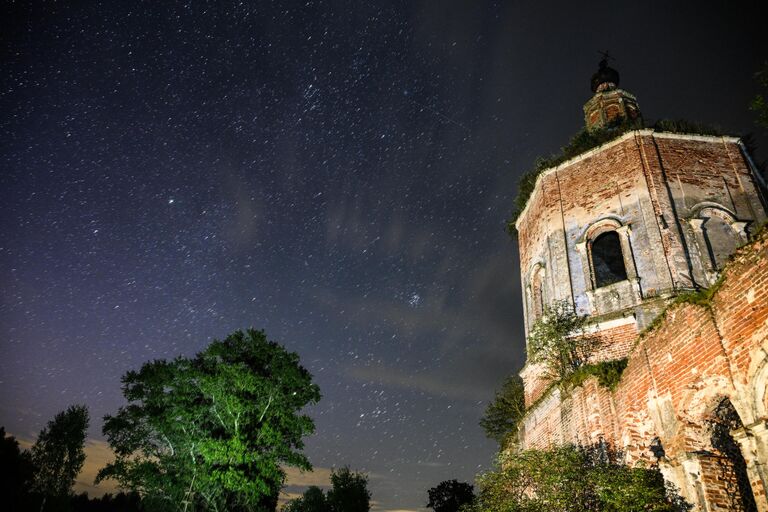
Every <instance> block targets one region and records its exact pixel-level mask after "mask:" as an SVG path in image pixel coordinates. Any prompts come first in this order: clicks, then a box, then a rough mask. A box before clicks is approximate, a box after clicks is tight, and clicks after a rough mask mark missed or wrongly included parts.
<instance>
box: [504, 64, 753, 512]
mask: <svg viewBox="0 0 768 512" xmlns="http://www.w3.org/2000/svg"><path fill="white" fill-rule="evenodd" d="M591 90H592V93H593V96H592V97H591V98H590V99H589V100H588V101H587V102H586V104H585V105H584V119H585V125H586V130H587V131H588V132H592V133H596V132H600V133H605V132H606V131H607V130H616V132H615V133H616V137H615V138H613V139H612V140H609V141H608V142H606V143H604V144H602V145H600V146H598V147H595V148H593V149H590V150H587V151H585V152H583V153H582V154H579V155H578V156H575V157H573V158H570V159H568V160H566V161H564V162H562V163H560V164H559V165H556V166H554V167H551V168H548V169H545V170H544V171H542V172H541V174H540V175H539V176H538V178H537V181H536V185H535V188H534V190H533V192H532V194H531V196H530V198H529V199H528V202H527V204H526V206H525V208H524V209H523V211H522V212H521V213H520V215H519V217H518V218H517V220H516V223H515V227H516V229H517V232H518V242H519V248H520V265H521V269H520V271H521V284H522V288H523V307H524V317H525V327H526V333H527V332H528V331H529V330H530V328H531V327H532V326H533V324H534V323H535V322H536V321H537V320H539V319H540V318H541V317H542V314H543V312H544V311H545V309H546V306H547V305H550V304H553V303H554V302H556V301H567V302H569V303H571V304H572V305H573V306H574V307H575V309H576V311H577V312H578V313H579V314H580V315H587V316H588V317H589V318H590V320H592V325H593V326H594V327H593V329H594V331H595V334H596V337H597V338H598V339H600V340H601V345H600V347H601V348H600V349H599V350H598V351H597V353H596V354H594V355H593V356H592V358H593V360H591V361H590V362H591V363H598V362H600V361H610V360H616V359H621V358H626V357H628V356H629V357H630V363H629V364H630V367H632V365H633V364H634V363H633V359H632V358H633V357H636V355H633V350H634V351H635V352H636V351H637V350H636V347H637V345H638V343H639V342H638V334H639V333H640V332H641V331H642V330H643V329H644V328H646V327H647V326H649V325H650V324H651V323H652V322H653V320H654V319H655V318H656V317H657V316H658V315H659V314H660V312H661V311H662V310H664V308H665V307H667V306H668V305H669V304H670V303H671V302H672V299H674V298H675V297H676V296H678V295H680V294H681V293H684V292H691V291H696V290H700V289H704V288H709V287H711V286H712V285H714V284H715V283H716V281H717V280H718V277H719V275H720V273H721V271H722V270H723V268H724V266H725V264H726V263H727V262H728V260H729V258H730V257H731V255H732V254H734V252H735V251H736V250H737V248H738V247H740V246H742V245H743V244H745V243H746V242H747V241H748V239H749V237H750V235H751V234H752V233H753V232H754V231H755V230H756V229H757V227H758V226H760V225H762V224H763V223H765V221H766V209H765V205H766V203H765V198H764V192H765V186H764V184H762V183H761V181H760V177H759V174H758V172H757V171H756V168H755V166H754V164H753V162H752V161H751V160H750V157H749V155H748V153H747V151H746V149H745V147H744V145H743V143H742V142H741V140H740V139H738V138H737V137H729V136H712V135H701V134H697V133H679V132H676V133H673V132H670V131H661V130H659V129H650V128H640V127H639V126H640V123H641V119H642V118H641V114H640V108H639V106H638V102H637V99H636V98H635V97H634V96H633V95H632V94H630V93H629V92H627V91H624V90H622V89H620V88H619V73H618V72H617V71H616V70H614V69H612V68H610V67H609V66H608V63H607V61H606V60H603V61H602V62H601V63H600V67H599V70H598V71H597V72H596V73H595V74H594V75H593V77H592V81H591ZM765 286H768V285H765ZM766 325H768V324H766ZM764 343H766V345H767V346H768V342H764ZM694 350H695V349H694ZM664 357H667V355H665V356H664ZM668 357H669V358H670V361H671V357H672V356H671V355H669V356H668ZM638 364H640V363H638ZM692 371H693V372H698V371H700V369H698V368H694V369H693V370H692ZM625 374H626V372H625ZM520 376H521V377H522V378H523V381H524V384H525V400H526V407H528V412H527V413H526V416H525V417H524V419H523V421H522V422H521V427H520V442H521V445H522V447H523V448H529V447H542V446H547V445H551V444H557V443H563V442H576V443H589V442H595V441H596V440H597V439H609V440H612V441H613V442H615V443H617V444H619V445H620V446H619V447H620V448H622V449H625V450H628V451H629V452H633V450H634V452H633V453H635V455H634V456H636V457H639V458H642V457H645V456H650V455H647V454H648V453H650V452H648V449H649V446H650V438H649V439H646V440H643V441H642V442H640V441H632V442H630V441H629V439H635V438H633V437H632V436H635V435H636V436H640V437H642V436H646V437H647V436H650V437H653V436H654V435H655V436H661V437H664V436H663V435H662V434H661V433H654V432H655V430H654V428H655V429H656V430H659V429H661V427H658V426H657V427H647V428H646V427H642V428H646V430H647V431H643V432H645V433H644V434H642V436H641V435H640V434H637V433H636V432H635V431H634V430H632V429H633V428H634V427H635V425H633V424H632V422H631V421H629V420H626V418H625V419H621V412H620V411H619V409H620V408H621V407H623V405H622V403H619V402H616V400H618V398H616V397H615V396H614V395H615V393H614V394H613V395H612V394H610V393H608V392H607V391H605V393H603V394H602V395H601V394H600V393H602V391H601V392H599V393H598V392H595V393H596V394H595V395H594V396H592V397H591V398H589V397H587V398H585V399H584V400H585V401H584V403H583V404H579V403H576V401H575V399H574V398H573V397H570V398H569V397H566V396H564V395H563V394H562V392H561V391H560V390H558V389H556V388H557V387H556V386H555V388H553V386H552V383H551V382H549V381H547V380H546V378H545V377H543V372H542V368H541V367H540V366H538V365H536V364H531V363H528V364H526V365H525V367H524V368H523V369H522V370H521V372H520ZM699 377H700V376H699ZM655 385H656V384H655V383H654V386H655ZM606 393H607V394H606ZM647 393H648V395H647V396H648V397H652V396H657V395H658V393H661V391H658V390H653V391H648V392H647ZM642 396H643V398H642V400H641V402H642V403H643V404H644V405H643V407H646V405H645V402H644V400H646V398H645V395H642ZM590 399H591V400H595V402H594V403H591V402H589V400H590ZM654 399H655V398H654ZM648 400H651V398H648ZM590 403H591V405H590ZM648 403H650V402H648ZM729 403H730V402H729ZM625 405H626V404H625ZM590 407H591V408H590ZM626 407H629V405H626ZM648 407H650V406H648ZM649 410H650V409H649ZM577 411H581V412H579V413H578V414H577ZM601 411H602V412H601ZM643 411H645V409H643ZM657 412H658V411H657ZM667 412H669V411H667ZM627 414H629V413H627ZM633 414H634V413H633ZM638 414H639V413H638ZM643 414H646V416H648V417H650V418H653V417H654V416H653V415H654V414H656V413H653V412H647V413H646V412H644V413H643ZM658 414H660V415H662V416H659V417H661V418H663V414H664V413H663V412H659V413H658ZM680 414H682V413H680ZM601 415H602V416H601ZM643 417H645V416H643ZM681 417H682V416H681ZM627 421H629V423H628V422H627ZM647 421H648V425H658V424H660V423H658V422H657V423H653V421H651V420H647ZM654 421H655V420H654ZM659 421H662V420H659ZM676 421H677V420H676ZM662 423H663V421H662ZM637 428H641V427H637ZM640 437H638V439H639V438H640ZM643 439H644V438H643ZM664 439H665V440H666V438H664ZM669 439H670V440H669V441H668V442H669V443H674V442H677V441H674V439H677V437H670V438H669ZM680 442H682V441H680ZM766 442H768V437H766ZM632 443H634V444H632ZM642 443H645V445H646V446H644V447H643V446H639V444H642ZM766 446H767V447H768V444H766ZM643 450H644V451H643ZM641 453H642V454H644V455H638V454H641ZM670 453H672V451H670ZM680 453H681V454H682V455H680V457H682V458H681V459H680V460H683V458H685V457H689V455H685V454H686V453H689V452H686V451H685V450H682V448H681V451H680ZM690 453H693V451H690ZM631 456H633V455H632V453H630V457H631ZM691 457H692V456H691ZM670 460H672V459H670ZM675 460H677V459H675ZM686 460H688V459H686ZM670 464H671V463H670ZM676 464H677V465H676V466H674V465H671V466H670V468H671V467H673V466H674V467H675V468H677V469H674V471H679V472H680V475H683V476H679V478H678V477H674V478H672V477H670V478H671V479H672V480H673V481H675V482H677V483H678V487H681V486H682V487H683V493H684V495H686V496H687V497H688V498H689V499H690V500H691V501H692V502H695V503H698V504H697V505H696V506H697V508H698V509H702V510H703V509H704V507H709V509H713V508H712V506H710V505H707V504H706V503H709V498H701V499H700V500H699V501H697V499H698V498H696V496H694V495H695V493H696V492H699V491H701V489H699V490H698V491H697V490H696V489H697V488H696V485H698V484H695V482H694V483H691V482H692V481H691V482H689V481H688V480H686V479H689V477H688V476H685V474H684V473H685V471H687V470H683V469H680V468H682V467H683V462H680V461H678V462H677V463H676ZM702 464H703V463H702ZM756 464H757V463H756ZM692 467H693V466H692ZM695 467H696V468H699V467H700V466H695ZM755 467H757V466H755ZM761 467H764V466H761ZM669 471H670V472H671V473H670V474H672V473H674V471H673V469H670V470H669ZM755 471H757V470H755ZM761 471H763V470H761ZM675 474H677V473H675ZM755 474H757V473H755ZM766 474H768V473H766ZM680 482H682V484H681V483H680ZM705 487H706V486H705ZM701 492H704V491H701ZM712 492H714V491H712ZM702 496H703V495H702ZM764 498H765V496H764V495H763V499H764ZM714 509H715V510H717V509H718V508H717V507H715V508H714ZM726 509H727V508H724V509H723V510H726ZM727 510H730V509H727ZM734 510H735V509H734ZM759 510H768V506H766V507H760V508H759Z"/></svg>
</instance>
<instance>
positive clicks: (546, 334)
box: [528, 301, 599, 382]
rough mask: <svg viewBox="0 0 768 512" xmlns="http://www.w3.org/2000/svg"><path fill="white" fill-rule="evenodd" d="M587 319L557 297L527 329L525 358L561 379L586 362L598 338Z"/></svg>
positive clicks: (546, 373)
mask: <svg viewBox="0 0 768 512" xmlns="http://www.w3.org/2000/svg"><path fill="white" fill-rule="evenodd" d="M587 327H588V319H587V317H586V316H580V315H578V314H577V313H576V311H575V310H574V308H573V305H572V304H571V303H570V302H568V301H556V302H554V303H552V304H551V305H548V306H546V307H545V308H544V313H543V314H542V316H541V318H539V319H538V320H537V321H536V323H534V324H533V327H531V330H530V332H529V333H528V360H529V361H531V362H532V363H540V364H542V365H543V366H544V372H545V375H546V377H548V378H549V379H550V380H553V381H556V382H563V381H564V380H565V379H567V378H568V377H570V376H571V375H573V374H574V373H575V372H576V371H577V370H579V369H580V368H581V367H583V366H585V365H586V364H587V363H588V362H589V357H590V355H592V353H594V351H595V350H596V349H597V347H598V344H599V341H598V340H597V339H596V338H595V337H594V336H592V335H591V334H590V333H589V332H588V330H587Z"/></svg>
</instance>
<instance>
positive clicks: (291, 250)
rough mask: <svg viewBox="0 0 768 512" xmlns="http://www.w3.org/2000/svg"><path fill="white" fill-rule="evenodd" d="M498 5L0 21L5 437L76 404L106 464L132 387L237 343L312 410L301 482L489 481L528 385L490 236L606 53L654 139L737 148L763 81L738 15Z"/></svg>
mask: <svg viewBox="0 0 768 512" xmlns="http://www.w3.org/2000/svg"><path fill="white" fill-rule="evenodd" d="M507 4H510V5H507ZM511 4H513V2H508V3H492V2H489V3H483V2H463V3H460V2H443V1H441V2H425V3H423V4H422V3H419V2H362V1H354V2H341V1H337V2H329V3H317V2H295V3H294V2H284V3H282V4H278V3H269V2H263V3H259V2H239V3H236V4H232V5H229V4H226V5H225V3H224V2H212V3H202V2H171V1H163V2H146V3H141V4H133V3H129V2H111V3H109V2H101V3H94V4H93V5H86V4H85V3H82V4H78V6H73V5H53V4H51V5H38V4H36V5H35V6H33V7H30V6H26V5H12V6H7V5H6V6H5V7H4V9H7V11H8V12H7V14H8V15H7V16H3V18H4V21H3V22H2V23H3V27H2V33H3V38H4V41H3V43H4V44H3V48H4V52H3V61H2V76H0V86H1V87H0V135H1V140H2V142H1V143H0V165H1V166H2V169H1V171H2V174H1V175H0V180H1V181H0V204H2V207H3V214H2V215H1V216H0V228H1V229H2V241H1V242H0V246H1V247H0V283H2V304H1V305H0V323H1V326H0V327H1V328H2V331H0V332H1V335H2V339H0V343H1V345H0V381H1V382H0V386H2V387H1V388H0V425H4V426H5V427H6V428H7V430H9V431H10V432H13V433H14V434H16V435H18V436H20V437H23V438H33V437H34V435H35V434H36V432H37V431H38V430H39V429H40V428H41V427H42V426H43V425H44V423H45V422H46V421H47V420H48V419H50V418H51V417H52V416H53V414H55V412H57V411H59V410H61V409H63V408H65V407H66V406H67V405H69V404H71V403H85V404H87V405H88V406H89V407H90V409H91V416H92V417H93V418H94V419H95V420H94V421H93V424H92V426H91V430H90V435H91V437H92V438H93V439H97V440H98V439H101V434H100V430H101V421H100V418H101V417H102V416H103V415H104V414H107V413H113V412H115V411H116V409H117V407H118V406H119V405H120V404H121V403H122V397H121V395H120V376H121V375H122V374H123V373H124V372H125V371H127V370H128V369H132V368H137V367H138V366H140V365H141V364H142V363H143V362H145V361H147V360H150V359H155V358H170V357H174V356H176V355H178V354H184V355H192V354H194V353H195V352H196V351H199V350H201V349H202V348H203V347H205V346H206V345H207V344H208V343H209V342H210V341H211V339H213V338H215V337H218V338H221V337H223V336H226V335H227V334H228V333H230V332H232V331H233V330H236V329H240V328H246V327H250V326H253V327H256V328H263V329H265V330H266V332H267V334H268V336H269V337H270V338H271V339H273V340H275V341H278V342H280V343H282V344H284V345H285V346H286V347H288V348H289V349H290V350H293V351H296V352H298V353H299V355H300V357H301V361H302V364H303V365H304V366H306V367H307V368H308V369H309V370H310V371H311V372H312V374H313V375H314V378H315V381H316V382H317V383H318V384H319V385H320V388H321V390H322V393H323V399H322V401H321V402H320V404H319V405H317V406H316V407H314V408H313V409H312V410H311V411H310V413H311V414H312V416H313V417H314V418H315V421H316V425H317V433H316V434H315V435H314V436H313V437H312V438H310V439H308V442H307V449H306V451H307V453H308V455H309V457H310V459H311V461H312V462H313V464H314V465H315V466H316V467H319V468H328V467H332V466H340V465H345V464H348V465H350V466H351V467H352V468H353V469H356V470H362V471H366V472H368V473H370V475H371V484H370V486H371V489H372V491H373V498H374V500H375V501H376V502H377V505H376V506H377V507H379V508H384V509H415V508H418V507H423V506H424V505H425V503H426V501H427V497H426V489H428V488H429V487H431V486H434V485H436V484H437V483H438V482H440V481H441V480H445V479H451V478H457V479H459V480H465V481H471V480H472V479H473V478H474V475H475V474H476V473H477V472H479V471H480V470H482V469H484V468H488V467H489V466H490V464H491V463H492V460H493V454H494V451H495V448H496V447H495V445H494V443H493V442H492V441H490V440H487V439H485V438H484V436H483V433H482V431H481V430H480V428H479V427H478V426H477V422H478V420H479V418H480V416H481V414H482V411H483V409H484V407H485V404H486V403H487V401H488V400H489V399H491V398H492V396H493V392H494V389H495V388H497V387H498V386H499V385H500V384H501V382H502V381H503V379H504V377H505V376H506V375H508V374H510V373H511V372H513V371H515V370H517V369H519V368H520V366H521V365H522V363H523V360H524V343H523V333H522V310H521V303H520V298H519V295H520V291H519V288H520V287H519V269H518V263H517V253H516V247H515V245H514V244H513V243H512V242H511V241H510V240H509V238H508V237H507V235H506V233H505V231H504V224H505V219H506V218H507V216H508V213H509V211H510V210H511V203H512V198H513V196H514V193H515V186H516V182H517V179H518V176H519V175H520V173H521V172H524V171H526V170H527V169H528V168H529V167H530V166H531V165H532V162H533V160H534V158H535V156H536V155H540V154H548V153H552V152H554V151H556V150H557V148H558V147H559V146H560V145H562V144H564V143H565V142H566V141H567V139H568V137H569V136H570V135H572V134H573V133H574V132H576V131H577V130H578V129H579V128H580V126H581V123H582V121H581V106H582V104H583V103H584V102H585V101H586V100H587V99H588V97H589V77H590V75H591V73H592V72H593V71H594V70H595V68H596V63H597V61H598V60H599V58H600V56H599V54H598V53H597V50H602V49H605V48H610V50H611V53H612V54H613V55H615V56H616V58H617V61H616V62H612V65H613V66H615V67H616V68H617V69H619V71H621V73H622V86H624V87H626V88H627V89H628V90H629V91H631V92H633V93H634V94H636V95H637V96H638V100H639V103H640V106H641V108H642V110H643V112H644V114H645V115H646V117H650V118H656V117H662V116H664V117H687V118H690V119H693V120H697V121H704V122H715V123H719V124H720V125H721V126H723V127H725V128H726V129H727V130H728V131H731V132H734V133H743V132H747V131H750V130H752V129H753V125H752V118H751V114H750V113H749V112H748V110H747V105H748V103H749V99H750V97H751V95H752V94H754V92H755V89H754V83H753V81H752V74H753V73H754V72H755V71H756V70H757V69H758V67H759V65H760V63H761V62H762V61H763V60H765V59H766V55H765V53H760V52H758V50H756V48H763V47H764V46H763V45H764V42H763V41H762V40H761V39H760V34H761V32H760V30H761V28H762V27H760V26H759V24H758V17H757V16H754V15H753V14H752V15H750V13H749V12H748V11H747V10H746V9H748V8H749V5H748V4H747V5H744V6H740V7H736V6H723V8H722V9H723V10H722V11H720V12H718V11H714V10H710V9H700V10H698V11H693V9H692V7H695V6H698V5H700V4H699V3H691V4H690V5H689V6H682V5H681V6H678V7H675V11H673V12H669V11H668V9H670V6H669V5H667V3H658V4H655V5H654V4H650V3H649V4H648V5H647V6H644V7H643V10H640V11H618V10H615V8H611V9H609V8H607V7H605V8H601V9H600V10H598V11H595V12H591V11H590V10H589V9H588V8H587V7H586V6H582V7H576V6H572V5H570V3H567V4H566V5H564V6H562V7H560V8H555V7H554V6H551V5H537V6H533V7H519V6H512V5H511ZM515 4H517V2H515ZM740 5H741V4H740ZM636 8H638V9H639V8H640V7H636ZM752 8H753V9H757V3H756V2H755V3H754V5H753V6H752ZM740 9H741V10H740ZM763 139H764V137H763ZM763 139H759V140H763Z"/></svg>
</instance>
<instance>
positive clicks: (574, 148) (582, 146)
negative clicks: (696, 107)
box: [507, 119, 723, 238]
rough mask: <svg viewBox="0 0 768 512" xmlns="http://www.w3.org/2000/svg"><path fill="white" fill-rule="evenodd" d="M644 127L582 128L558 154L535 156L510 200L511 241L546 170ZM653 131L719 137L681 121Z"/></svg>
mask: <svg viewBox="0 0 768 512" xmlns="http://www.w3.org/2000/svg"><path fill="white" fill-rule="evenodd" d="M642 128H646V126H644V125H643V124H642V123H641V122H640V121H628V122H623V123H621V124H618V125H613V126H608V127H605V128H603V129H600V130H592V131H589V130H587V129H586V128H583V129H582V130H581V131H579V132H578V133H576V135H574V136H573V137H572V138H571V140H570V141H568V144H566V145H565V146H563V147H562V148H560V153H558V154H554V155H550V156H548V157H539V158H537V159H536V160H535V162H534V165H533V169H532V170H531V171H529V172H527V173H524V174H523V175H522V176H520V180H519V181H518V185H517V195H516V196H515V199H514V200H513V210H512V215H511V216H510V218H509V220H507V232H508V233H509V235H510V236H511V237H512V238H516V237H517V228H516V227H515V222H516V221H517V219H518V217H520V214H521V213H523V210H525V206H526V205H527V204H528V200H529V199H530V198H531V195H532V194H533V190H534V189H535V188H536V180H537V179H538V177H539V176H540V175H541V174H542V173H543V172H544V171H546V170H547V169H551V168H553V167H557V166H558V165H560V164H561V163H563V162H565V161H566V160H570V159H571V158H576V157H577V156H579V155H582V154H584V153H586V152H587V151H590V150H592V149H595V148H596V147H598V146H602V145H603V144H606V143H608V142H610V141H612V140H614V139H617V138H619V137H620V136H622V135H624V134H625V133H627V132H628V131H631V130H639V129H642ZM647 128H652V129H653V130H654V131H658V132H671V133H685V134H691V135H716V136H720V135H723V132H722V130H720V129H719V128H717V127H713V126H710V125H706V124H702V123H695V122H692V121H687V120H685V119H660V120H658V121H656V123H654V124H653V125H652V126H649V127H647Z"/></svg>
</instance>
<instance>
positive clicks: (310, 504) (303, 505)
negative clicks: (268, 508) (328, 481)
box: [283, 485, 328, 512]
mask: <svg viewBox="0 0 768 512" xmlns="http://www.w3.org/2000/svg"><path fill="white" fill-rule="evenodd" d="M283 512H328V501H327V500H326V498H325V494H324V493H323V490H322V489H320V488H319V487H317V486H315V485H312V486H310V487H309V488H307V490H306V491H304V494H303V495H302V496H301V497H300V498H296V499H295V500H291V501H289V502H288V503H287V504H286V505H285V506H284V507H283Z"/></svg>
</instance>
